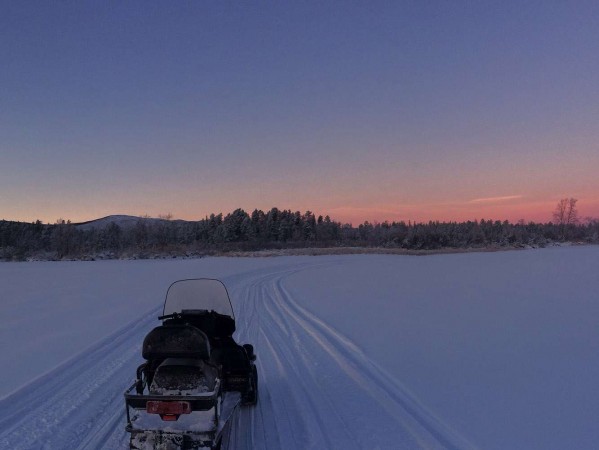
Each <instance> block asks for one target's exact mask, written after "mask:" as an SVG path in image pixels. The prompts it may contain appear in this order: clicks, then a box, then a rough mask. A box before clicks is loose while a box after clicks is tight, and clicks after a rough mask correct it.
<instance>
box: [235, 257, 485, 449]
mask: <svg viewBox="0 0 599 450" xmlns="http://www.w3.org/2000/svg"><path fill="white" fill-rule="evenodd" d="M305 269H317V267H315V266H312V267H310V268H296V269H295V270H288V271H284V272H279V273H277V274H271V275H269V276H264V277H262V278H260V279H256V280H253V281H252V282H250V283H248V284H246V285H245V286H244V291H243V292H236V294H238V295H235V296H234V297H236V298H237V299H238V301H239V304H238V306H239V309H240V310H241V313H240V314H239V316H240V317H239V318H240V320H241V321H243V320H244V319H247V321H246V322H245V323H244V322H241V323H242V324H243V329H242V330H240V333H239V339H240V341H248V342H253V343H254V345H255V348H256V353H257V355H258V370H259V377H260V380H261V381H260V401H259V403H258V405H257V407H256V408H249V409H242V411H241V413H240V415H239V417H238V423H236V424H235V426H234V427H233V429H234V430H235V431H234V434H233V436H232V439H231V441H232V444H233V445H232V448H235V449H237V448H256V449H271V448H272V449H276V448H285V449H287V448H289V449H293V448H297V449H303V448H327V449H334V448H340V449H341V448H343V449H349V448H356V449H357V448H363V449H366V448H381V449H383V448H389V449H391V448H410V449H411V448H449V449H462V448H463V449H465V448H473V446H472V445H471V444H470V443H468V442H467V441H466V440H464V439H463V438H461V437H460V436H458V435H457V434H456V433H455V432H454V431H453V430H451V429H450V428H449V427H448V426H447V425H446V424H444V423H443V422H442V421H440V420H439V419H437V418H436V417H434V415H433V414H431V413H430V412H428V411H427V410H426V408H425V407H424V406H423V405H421V404H420V403H418V401H417V400H416V399H415V398H414V397H413V395H411V394H410V393H409V391H408V390H407V389H406V388H404V387H403V386H402V385H401V384H400V383H399V382H398V381H397V380H395V379H394V378H393V377H392V376H390V375H388V374H387V373H386V372H385V371H384V370H382V369H380V368H379V367H378V366H377V365H376V364H375V363H373V362H372V361H371V360H370V359H369V358H368V357H367V356H366V355H365V354H364V353H363V352H362V351H361V350H360V349H359V348H358V347H357V346H355V345H354V344H353V343H352V342H351V341H350V340H349V339H347V338H346V337H344V336H343V335H341V334H340V333H338V332H337V331H335V330H334V329H333V328H332V327H330V326H329V325H327V324H326V323H325V322H323V321H322V320H320V319H319V318H318V317H316V316H314V315H313V314H311V313H310V312H308V311H307V310H305V309H304V308H302V307H301V306H300V305H299V304H298V303H297V302H295V301H294V299H293V297H292V295H291V294H290V292H288V290H287V289H286V288H285V286H284V279H285V278H286V277H288V276H292V275H293V273H295V272H298V271H301V270H305ZM240 328H241V326H240Z"/></svg>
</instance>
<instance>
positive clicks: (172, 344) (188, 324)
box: [125, 279, 258, 448]
mask: <svg viewBox="0 0 599 450" xmlns="http://www.w3.org/2000/svg"><path fill="white" fill-rule="evenodd" d="M159 319H160V320H162V321H163V323H162V325H160V326H158V327H156V328H154V329H153V330H152V331H150V333H148V335H147V336H146V338H145V339H144V342H143V347H142V356H143V358H144V359H145V360H146V362H145V363H143V364H141V365H140V366H139V367H138V369H137V377H136V381H135V383H133V385H131V387H130V388H129V389H128V390H127V392H125V404H126V409H127V428H126V429H127V431H129V432H130V433H131V448H148V447H150V448H219V447H220V444H221V441H222V438H223V435H225V434H226V432H228V428H229V426H230V423H229V420H230V418H231V417H232V415H233V414H234V412H235V410H236V408H237V407H238V406H239V405H240V404H243V405H253V404H255V403H256V402H257V395H258V379H257V371H256V366H255V364H254V361H255V355H254V352H253V347H252V346H251V345H250V344H246V345H244V346H241V345H239V344H237V343H236V342H235V341H234V339H233V336H232V335H233V332H234V331H235V317H234V315H233V309H232V307H231V303H230V300H229V296H228V293H227V290H226V288H225V286H224V285H223V284H222V283H221V282H220V281H218V280H211V279H195V280H181V281H177V282H175V283H173V284H172V285H171V286H170V287H169V290H168V292H167V297H166V300H165V304H164V310H163V315H162V316H160V317H159ZM167 430H168V431H167Z"/></svg>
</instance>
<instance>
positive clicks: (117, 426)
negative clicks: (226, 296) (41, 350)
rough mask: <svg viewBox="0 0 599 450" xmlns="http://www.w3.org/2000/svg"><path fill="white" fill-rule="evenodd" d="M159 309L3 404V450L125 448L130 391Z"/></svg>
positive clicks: (0, 405)
mask: <svg viewBox="0 0 599 450" xmlns="http://www.w3.org/2000/svg"><path fill="white" fill-rule="evenodd" d="M160 310H161V308H156V309H154V310H152V311H151V312H150V313H148V314H146V315H145V316H144V317H143V318H142V319H141V320H138V321H136V322H134V323H132V324H129V325H128V326H126V327H124V328H122V329H121V330H119V331H117V332H116V333H114V334H112V335H111V336H109V337H108V338H106V339H104V340H102V341H101V342H99V343H97V344H95V345H93V346H92V347H90V348H89V349H87V350H85V351H84V352H82V353H81V354H79V355H78V356H76V357H74V358H72V359H71V360H69V361H67V362H65V363H64V364H62V365H61V366H59V367H57V368H56V369H54V370H52V371H50V372H48V373H47V374H45V375H43V376H42V377H40V378H38V379H37V380H35V381H33V382H32V383H30V384H29V385H27V386H25V387H23V388H22V389H20V390H19V391H17V392H16V393H14V394H12V395H10V396H8V397H6V398H4V399H3V400H2V401H1V402H0V411H1V412H0V429H1V430H2V431H1V432H0V448H6V449H14V450H17V449H32V448H39V449H56V448H60V449H71V448H73V449H74V448H81V449H84V448H85V449H95V448H97V449H100V448H115V449H117V448H124V447H126V446H127V444H126V442H127V436H126V435H125V431H124V426H125V420H124V400H123V392H124V389H125V388H124V387H125V386H128V385H129V384H130V383H131V382H132V377H133V375H132V374H134V373H135V367H136V365H137V364H138V363H139V353H140V345H141V341H142V339H143V336H144V335H145V333H146V332H147V331H148V330H149V328H151V327H152V326H153V325H154V323H153V322H154V321H155V320H156V316H157V315H158V314H159V312H160Z"/></svg>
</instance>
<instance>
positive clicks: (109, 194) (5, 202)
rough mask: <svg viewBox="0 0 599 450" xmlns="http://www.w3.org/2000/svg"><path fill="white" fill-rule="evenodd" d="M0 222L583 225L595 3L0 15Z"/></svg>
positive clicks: (248, 6) (598, 182)
mask: <svg viewBox="0 0 599 450" xmlns="http://www.w3.org/2000/svg"><path fill="white" fill-rule="evenodd" d="M0 67H1V68H0V219H7V220H23V221H33V220H36V219H40V220H42V221H43V222H54V221H55V220H56V219H58V218H64V219H70V220H72V221H84V220H91V219H94V218H98V217H102V216H106V215H110V214H131V215H146V214H147V215H150V216H157V215H159V214H166V213H171V214H172V215H173V217H175V218H180V219H189V220H194V219H196V220H197V219H201V218H203V217H205V216H206V215H207V214H210V213H213V212H214V213H218V212H223V213H225V214H226V213H227V212H230V211H232V210H234V209H236V208H243V209H245V210H246V211H251V210H253V209H254V208H259V209H263V210H266V209H270V208H271V207H274V206H276V207H278V208H281V209H292V210H294V211H295V210H300V211H302V212H303V211H306V210H311V211H314V212H316V213H317V214H323V215H324V214H329V215H330V216H331V217H332V218H333V219H335V220H339V221H343V222H351V223H354V224H357V223H360V222H362V221H364V220H369V221H371V222H372V221H379V222H382V221H384V220H405V221H408V220H417V221H428V220H471V219H482V218H484V219H498V220H504V219H507V220H510V221H517V220H520V219H524V220H526V221H529V220H535V221H542V222H545V221H549V220H550V219H551V212H552V210H553V209H554V208H555V205H556V204H557V202H558V200H559V199H560V198H565V197H574V198H577V199H578V208H579V212H580V215H581V216H582V217H586V216H592V217H599V176H598V174H599V2H596V1H569V2H565V1H551V0H546V1H506V0H503V1H495V2H490V1H463V2H458V1H456V2H447V1H390V2H384V1H363V2H355V1H338V2H336V1H329V2H321V1H293V2H290V1H283V2H261V1H257V2H226V1H181V2H171V1H163V2H155V1H140V2H135V1H128V2H121V1H106V2H78V1H64V2H44V1H39V2H34V1H27V2H9V1H2V0H0Z"/></svg>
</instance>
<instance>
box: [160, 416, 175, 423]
mask: <svg viewBox="0 0 599 450" xmlns="http://www.w3.org/2000/svg"><path fill="white" fill-rule="evenodd" d="M160 418H161V419H162V420H165V421H167V422H173V421H175V420H177V419H178V418H179V414H160Z"/></svg>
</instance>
